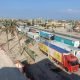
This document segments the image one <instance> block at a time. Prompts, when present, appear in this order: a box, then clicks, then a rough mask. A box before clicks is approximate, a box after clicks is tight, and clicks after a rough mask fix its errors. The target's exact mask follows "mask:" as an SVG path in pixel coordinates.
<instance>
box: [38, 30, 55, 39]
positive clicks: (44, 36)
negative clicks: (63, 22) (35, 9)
mask: <svg viewBox="0 0 80 80" xmlns="http://www.w3.org/2000/svg"><path fill="white" fill-rule="evenodd" d="M39 35H40V37H43V38H46V39H51V40H53V39H54V35H53V34H52V33H49V32H46V31H39Z"/></svg>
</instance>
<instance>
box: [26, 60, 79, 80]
mask: <svg viewBox="0 0 80 80" xmlns="http://www.w3.org/2000/svg"><path fill="white" fill-rule="evenodd" d="M28 69H29V70H28V73H29V74H30V75H31V76H32V80H80V76H78V75H76V74H74V73H73V74H68V73H66V72H64V71H62V70H61V69H60V68H58V67H56V66H55V65H53V64H52V63H51V62H50V61H49V60H48V59H44V60H42V61H40V62H38V63H35V64H32V65H30V67H29V68H28Z"/></svg>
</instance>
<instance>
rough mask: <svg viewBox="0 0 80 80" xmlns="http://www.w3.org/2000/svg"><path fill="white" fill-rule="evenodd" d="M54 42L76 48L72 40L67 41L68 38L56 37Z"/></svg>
mask: <svg viewBox="0 0 80 80" xmlns="http://www.w3.org/2000/svg"><path fill="white" fill-rule="evenodd" d="M54 40H55V41H58V42H62V43H65V44H67V45H70V46H74V41H73V40H70V39H66V38H63V37H60V36H54Z"/></svg>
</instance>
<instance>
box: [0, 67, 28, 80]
mask: <svg viewBox="0 0 80 80" xmlns="http://www.w3.org/2000/svg"><path fill="white" fill-rule="evenodd" d="M0 80H27V79H26V78H25V77H24V75H23V74H22V73H21V72H20V71H19V70H18V69H17V68H14V67H13V68H12V67H4V68H2V69H0Z"/></svg>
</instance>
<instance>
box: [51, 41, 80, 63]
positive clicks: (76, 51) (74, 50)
mask: <svg viewBox="0 0 80 80" xmlns="http://www.w3.org/2000/svg"><path fill="white" fill-rule="evenodd" d="M51 43H53V44H54V45H56V46H59V47H60V48H63V49H65V50H67V51H69V52H71V53H72V54H73V55H74V56H76V57H77V58H78V61H79V64H80V49H79V48H75V47H72V46H69V45H67V44H64V43H61V42H57V41H55V40H54V41H51Z"/></svg>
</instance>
